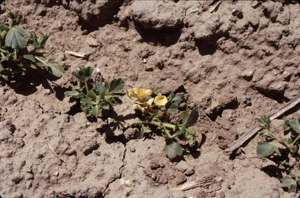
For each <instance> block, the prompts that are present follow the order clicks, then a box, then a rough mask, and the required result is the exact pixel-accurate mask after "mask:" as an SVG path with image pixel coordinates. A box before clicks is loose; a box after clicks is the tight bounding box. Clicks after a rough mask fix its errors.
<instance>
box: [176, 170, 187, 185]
mask: <svg viewBox="0 0 300 198" xmlns="http://www.w3.org/2000/svg"><path fill="white" fill-rule="evenodd" d="M186 180H187V179H186V177H185V175H184V174H182V173H177V174H176V178H175V183H176V185H181V184H183V183H184V182H186Z"/></svg>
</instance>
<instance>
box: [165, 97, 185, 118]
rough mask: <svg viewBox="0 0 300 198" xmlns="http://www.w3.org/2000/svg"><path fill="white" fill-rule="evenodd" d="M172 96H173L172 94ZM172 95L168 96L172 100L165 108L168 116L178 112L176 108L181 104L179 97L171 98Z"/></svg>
mask: <svg viewBox="0 0 300 198" xmlns="http://www.w3.org/2000/svg"><path fill="white" fill-rule="evenodd" d="M173 95H174V94H173ZM173 95H171V94H170V96H169V97H170V98H172V99H171V100H170V101H169V102H168V103H167V104H166V108H167V111H168V113H169V114H175V113H177V112H178V106H179V104H180V103H181V101H182V99H181V97H180V96H175V97H174V98H173V97H172V96H173Z"/></svg>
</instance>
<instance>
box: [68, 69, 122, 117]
mask: <svg viewBox="0 0 300 198" xmlns="http://www.w3.org/2000/svg"><path fill="white" fill-rule="evenodd" d="M92 73H93V68H91V67H84V66H82V67H80V69H79V70H78V71H76V72H74V73H73V75H74V76H75V77H76V78H77V79H78V80H77V86H75V87H73V88H72V91H66V92H65V93H64V94H65V96H71V97H73V98H76V99H80V107H81V110H82V111H84V112H85V113H86V115H87V117H91V116H94V117H98V116H99V114H100V113H101V111H102V110H103V108H104V107H106V106H107V107H108V108H111V107H113V106H114V105H116V104H121V103H122V101H121V100H120V99H119V98H120V97H121V96H123V95H125V94H124V93H120V92H118V91H120V90H122V89H123V87H124V84H125V82H124V81H123V80H122V79H120V78H119V79H114V80H112V81H111V82H110V83H108V82H105V84H104V86H103V85H102V83H100V82H95V83H92V82H90V79H91V75H92ZM91 87H92V88H91Z"/></svg>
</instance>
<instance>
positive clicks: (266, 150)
mask: <svg viewBox="0 0 300 198" xmlns="http://www.w3.org/2000/svg"><path fill="white" fill-rule="evenodd" d="M274 152H276V153H277V154H278V155H279V156H281V153H280V152H279V150H278V147H277V146H276V145H274V144H273V142H263V143H259V144H258V146H257V153H258V154H259V155H261V156H263V157H267V156H270V155H272V154H273V153H274Z"/></svg>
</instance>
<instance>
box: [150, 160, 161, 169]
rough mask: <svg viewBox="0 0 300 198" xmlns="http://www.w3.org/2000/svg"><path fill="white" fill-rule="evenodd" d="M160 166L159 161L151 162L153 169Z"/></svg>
mask: <svg viewBox="0 0 300 198" xmlns="http://www.w3.org/2000/svg"><path fill="white" fill-rule="evenodd" d="M159 167H160V165H159V164H158V163H157V162H153V161H151V162H150V168H151V169H152V170H155V169H158V168H159Z"/></svg>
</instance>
